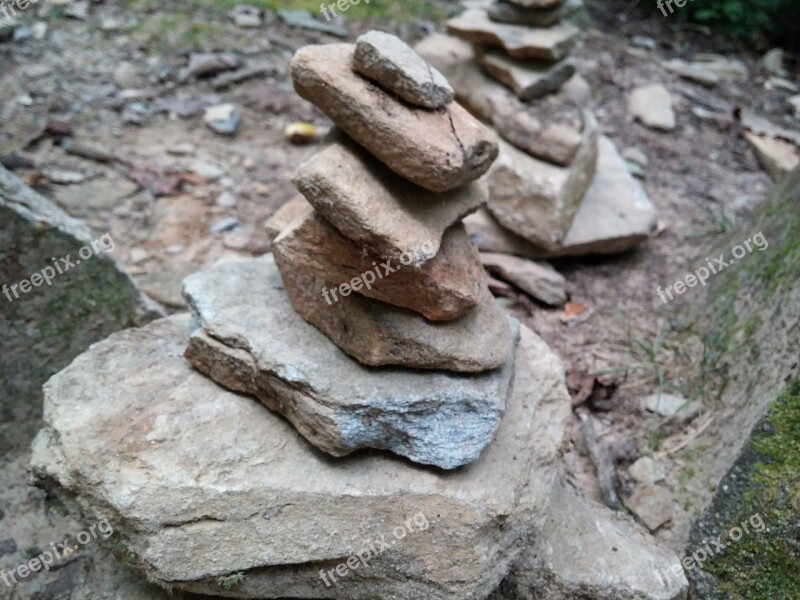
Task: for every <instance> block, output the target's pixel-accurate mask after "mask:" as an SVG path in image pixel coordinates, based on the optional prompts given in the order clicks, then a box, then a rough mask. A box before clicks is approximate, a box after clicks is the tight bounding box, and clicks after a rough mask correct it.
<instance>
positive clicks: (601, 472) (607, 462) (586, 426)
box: [577, 409, 622, 510]
mask: <svg viewBox="0 0 800 600" xmlns="http://www.w3.org/2000/svg"><path fill="white" fill-rule="evenodd" d="M577 413H578V418H579V419H580V420H581V434H582V435H583V443H584V444H585V445H586V450H587V451H588V452H589V459H590V460H591V461H592V464H593V465H594V470H595V473H596V474H597V484H598V485H599V486H600V492H601V493H602V495H603V501H604V502H605V503H606V506H608V507H609V508H610V509H612V510H622V502H621V501H620V499H619V496H618V495H617V489H616V485H615V481H616V475H617V471H616V467H615V466H614V460H613V459H612V457H611V455H610V453H609V452H608V448H606V447H605V446H604V445H603V444H601V443H600V440H598V439H597V432H596V431H595V430H594V423H593V422H592V417H590V416H589V414H588V413H587V412H586V410H584V409H579V410H578V411H577Z"/></svg>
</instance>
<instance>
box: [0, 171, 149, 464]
mask: <svg viewBox="0 0 800 600" xmlns="http://www.w3.org/2000/svg"><path fill="white" fill-rule="evenodd" d="M0 223H2V225H0V274H2V281H0V286H2V287H1V288H0V336H2V337H1V338H0V339H2V340H3V342H2V348H3V349H2V352H0V414H2V415H3V417H2V419H0V421H2V422H0V452H2V453H3V454H6V453H9V452H11V451H12V450H14V451H18V450H20V449H21V448H22V447H26V446H27V445H28V443H29V441H30V439H32V438H33V435H34V434H35V428H36V427H38V424H37V422H38V419H39V417H40V415H41V387H42V384H43V383H44V382H45V381H47V379H48V378H49V377H50V376H51V375H53V373H55V372H57V371H58V370H60V369H62V368H63V367H64V366H66V365H67V364H69V362H70V361H71V360H72V359H73V358H75V356H77V355H78V354H80V353H81V352H83V351H84V350H85V349H86V348H88V347H89V346H90V345H91V344H93V343H94V342H96V341H98V340H100V339H102V338H104V337H106V336H107V335H108V334H110V333H112V332H114V331H118V330H120V329H124V328H126V327H131V326H133V325H137V324H142V323H146V322H147V321H149V320H151V319H153V318H156V317H158V316H159V315H160V314H162V309H161V308H160V307H158V306H156V305H155V303H154V302H152V301H151V300H149V299H148V298H147V297H145V296H144V295H143V294H142V293H141V292H140V291H139V289H138V288H137V287H136V285H135V284H134V282H133V280H132V279H131V278H130V276H129V275H128V274H127V273H126V272H125V271H124V270H123V268H122V267H121V266H120V265H119V264H118V263H117V261H116V260H115V259H114V251H115V250H117V244H116V242H115V240H114V239H113V237H112V236H111V234H110V233H104V234H101V235H96V234H94V233H93V232H92V231H90V230H89V228H88V227H87V226H86V225H85V224H84V223H83V222H81V221H78V220H77V219H73V218H72V217H70V216H69V215H67V214H66V213H65V212H64V211H62V210H61V209H60V208H58V207H57V206H56V205H55V204H53V203H52V202H51V201H50V200H48V199H47V198H44V197H43V196H41V195H39V194H37V193H36V192H35V191H34V190H32V189H31V188H29V187H28V186H26V185H25V184H24V183H23V182H22V181H20V180H19V179H17V178H16V177H15V176H14V175H12V174H11V173H10V172H9V171H7V170H6V169H4V168H2V167H0ZM20 427H25V428H26V429H27V428H30V430H29V431H28V433H29V435H27V436H26V435H21V434H20V432H19V428H20ZM12 430H13V431H14V432H15V435H13V436H12V435H6V432H7V431H8V432H10V431H12ZM12 440H17V441H12ZM22 440H24V441H22ZM20 444H24V446H21V445H20Z"/></svg>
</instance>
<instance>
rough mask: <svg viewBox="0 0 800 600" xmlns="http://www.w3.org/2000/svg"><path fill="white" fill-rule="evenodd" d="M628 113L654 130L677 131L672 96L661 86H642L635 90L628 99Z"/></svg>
mask: <svg viewBox="0 0 800 600" xmlns="http://www.w3.org/2000/svg"><path fill="white" fill-rule="evenodd" d="M628 112H630V114H631V115H632V116H634V117H635V118H636V119H638V120H639V121H641V123H642V124H643V125H645V126H647V127H650V128H652V129H660V130H662V131H672V130H673V129H675V111H674V110H673V109H672V96H671V95H670V93H669V91H668V90H667V88H665V87H664V86H663V85H661V84H654V85H646V86H641V87H638V88H636V89H635V90H633V92H631V95H630V97H629V98H628Z"/></svg>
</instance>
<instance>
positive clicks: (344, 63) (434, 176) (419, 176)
mask: <svg viewBox="0 0 800 600" xmlns="http://www.w3.org/2000/svg"><path fill="white" fill-rule="evenodd" d="M354 48H355V46H354V45H352V44H328V45H325V46H306V47H304V48H301V49H300V50H298V51H297V53H296V54H295V57H294V59H293V60H292V80H293V81H294V86H295V89H296V90H297V93H298V94H300V96H302V97H303V98H305V99H306V100H308V101H309V102H312V103H314V104H316V105H317V106H318V107H319V108H320V109H321V110H322V111H323V112H324V113H325V114H327V115H328V116H329V117H330V118H331V119H332V120H333V122H334V123H336V124H337V125H338V126H339V127H340V128H341V129H343V130H344V131H345V132H346V133H347V134H348V135H349V136H350V137H351V138H353V139H354V140H355V141H356V142H358V143H359V144H361V145H362V146H364V147H365V148H366V149H367V150H368V151H369V152H370V153H371V154H372V155H374V156H375V157H376V158H378V159H379V160H380V161H381V162H383V163H384V164H386V166H388V167H389V168H390V169H392V170H393V171H395V172H396V173H397V174H399V175H401V176H402V177H404V178H406V179H408V180H409V181H412V182H414V183H416V184H417V185H419V186H422V187H424V188H426V189H429V190H432V191H435V192H445V191H448V190H452V189H455V188H457V187H459V186H462V185H464V184H466V183H469V182H470V181H473V180H475V179H477V178H478V177H480V176H481V175H483V174H484V173H485V172H486V171H487V169H488V168H489V166H490V165H491V164H492V162H493V161H494V159H495V158H496V157H497V142H496V139H495V136H494V134H493V133H492V132H491V131H490V130H489V129H487V128H486V127H485V126H484V125H482V124H481V123H480V122H479V121H478V120H476V119H475V118H474V117H473V116H472V115H470V114H469V113H468V112H467V111H466V110H465V109H464V108H463V107H461V106H460V105H459V104H458V103H455V102H454V103H451V104H449V105H447V106H446V107H445V108H444V109H443V110H442V111H430V110H425V109H422V108H414V107H411V106H408V105H406V104H404V103H402V102H400V101H398V100H396V99H395V98H394V97H393V96H392V95H390V94H389V93H387V92H385V91H384V90H382V89H381V88H379V87H378V86H377V85H375V84H374V83H372V82H370V81H369V80H368V79H366V78H364V77H362V76H360V75H358V74H356V73H354V72H353V71H352V70H351V68H350V65H351V64H352V61H353V53H354Z"/></svg>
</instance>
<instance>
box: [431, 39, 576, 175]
mask: <svg viewBox="0 0 800 600" xmlns="http://www.w3.org/2000/svg"><path fill="white" fill-rule="evenodd" d="M416 50H417V52H419V53H420V55H422V56H423V57H425V58H426V59H427V60H429V61H430V62H431V63H432V64H433V65H434V66H436V67H437V68H438V69H439V70H441V71H442V72H443V73H444V74H445V76H446V77H447V78H448V79H449V80H450V82H451V83H452V84H453V86H454V87H455V88H456V94H457V96H458V100H459V102H461V104H462V105H463V106H465V107H466V108H467V109H468V110H469V111H470V112H472V113H473V114H474V115H476V116H477V117H478V118H480V119H482V120H483V121H485V122H487V123H490V124H493V125H494V127H495V129H496V130H497V133H498V134H500V136H501V137H502V138H504V139H505V140H506V141H508V142H511V143H512V144H514V145H515V146H517V147H518V148H520V149H521V150H524V151H525V152H527V153H528V154H531V155H532V156H536V157H538V158H541V159H543V160H546V161H548V162H553V163H555V164H558V165H568V164H569V163H570V162H572V160H573V158H574V157H575V153H576V152H577V151H578V148H579V147H580V142H581V131H582V130H583V115H582V111H581V109H580V108H579V106H580V105H581V104H582V102H576V99H578V100H580V98H576V99H573V98H572V96H573V95H575V96H579V95H582V92H581V91H580V88H582V87H584V86H583V85H581V84H582V83H583V84H585V82H582V80H575V77H573V78H572V79H570V80H569V82H567V84H566V85H565V86H564V88H562V91H561V92H559V93H556V94H551V95H548V96H545V97H543V98H541V99H539V100H537V101H535V102H528V103H525V102H522V101H521V100H519V99H518V98H516V96H514V94H513V93H512V92H511V91H510V90H508V89H506V88H505V87H503V86H502V85H500V84H499V83H497V82H496V81H494V80H493V79H491V78H490V77H487V76H486V75H484V73H483V72H482V71H481V68H480V67H479V66H478V64H477V60H476V57H475V55H474V52H473V49H472V46H471V45H470V44H468V43H467V42H465V41H463V40H459V39H458V38H454V37H452V36H448V35H443V34H433V35H432V36H430V37H428V38H426V39H424V40H423V41H421V42H420V43H419V44H418V45H417V47H416ZM573 80H575V82H574V83H573ZM568 88H570V89H568ZM572 88H574V89H572Z"/></svg>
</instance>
